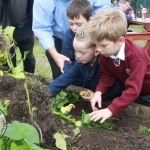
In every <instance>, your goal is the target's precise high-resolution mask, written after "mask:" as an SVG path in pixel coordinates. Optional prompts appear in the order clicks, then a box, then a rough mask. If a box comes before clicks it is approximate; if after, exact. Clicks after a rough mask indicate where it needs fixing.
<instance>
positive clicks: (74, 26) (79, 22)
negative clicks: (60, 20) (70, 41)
mask: <svg viewBox="0 0 150 150" xmlns="http://www.w3.org/2000/svg"><path fill="white" fill-rule="evenodd" d="M68 22H69V23H70V28H71V30H72V31H73V32H74V33H75V34H76V32H77V30H78V28H80V27H81V26H85V25H86V24H87V23H88V21H87V20H86V19H85V18H84V17H83V16H82V15H80V16H79V18H74V19H69V18H68Z"/></svg>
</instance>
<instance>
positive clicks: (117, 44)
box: [87, 9, 150, 123]
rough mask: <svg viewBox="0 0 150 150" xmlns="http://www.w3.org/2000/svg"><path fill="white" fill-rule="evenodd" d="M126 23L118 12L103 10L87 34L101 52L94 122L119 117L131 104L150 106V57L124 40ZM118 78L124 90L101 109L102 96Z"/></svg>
mask: <svg viewBox="0 0 150 150" xmlns="http://www.w3.org/2000/svg"><path fill="white" fill-rule="evenodd" d="M126 33H127V21H126V18H125V16H124V13H123V12H122V11H120V10H117V9H110V10H107V11H105V10H103V11H100V13H98V14H97V15H96V16H95V17H94V18H93V19H92V20H91V21H90V22H89V23H88V25H87V34H88V35H89V38H90V40H91V41H92V42H93V43H95V44H96V46H97V48H98V51H99V52H100V64H101V68H100V76H101V78H100V80H99V83H98V85H97V88H96V91H95V93H94V95H93V97H92V99H91V100H90V101H91V106H92V109H93V112H92V113H91V114H90V116H91V120H94V121H97V120H99V119H102V120H101V123H102V122H104V121H105V120H106V119H108V118H110V117H111V116H112V115H115V116H116V115H118V114H119V113H120V112H122V111H123V110H124V109H125V108H126V107H128V106H129V105H130V104H131V103H133V102H134V101H136V102H137V103H140V104H144V105H147V106H150V58H149V56H148V54H147V53H146V52H145V51H144V49H142V48H141V47H140V46H138V45H136V44H135V43H133V42H132V41H130V40H128V39H125V36H126ZM116 78H119V79H120V80H121V81H122V82H124V83H125V90H124V91H123V92H122V95H121V96H120V97H117V98H115V99H114V100H113V101H112V103H111V104H110V105H109V106H108V107H107V108H105V109H100V110H98V108H97V107H96V106H95V104H96V103H98V106H99V107H101V103H102V99H101V97H102V95H103V94H105V92H106V90H107V89H108V88H110V87H111V86H112V85H113V84H114V83H115V81H116Z"/></svg>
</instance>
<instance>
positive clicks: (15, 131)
mask: <svg viewBox="0 0 150 150" xmlns="http://www.w3.org/2000/svg"><path fill="white" fill-rule="evenodd" d="M4 135H5V136H6V137H8V138H10V139H13V140H21V139H24V140H25V141H26V142H27V143H39V135H38V132H37V130H36V129H35V128H34V127H33V126H31V125H30V124H27V123H20V122H19V121H14V122H13V123H11V124H8V127H7V130H6V132H5V134H4Z"/></svg>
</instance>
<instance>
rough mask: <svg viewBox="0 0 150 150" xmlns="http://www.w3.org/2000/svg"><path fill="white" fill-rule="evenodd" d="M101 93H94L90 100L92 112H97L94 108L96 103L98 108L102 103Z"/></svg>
mask: <svg viewBox="0 0 150 150" xmlns="http://www.w3.org/2000/svg"><path fill="white" fill-rule="evenodd" d="M101 95H102V93H101V92H99V91H97V92H95V94H94V96H93V97H92V99H91V101H90V102H91V107H92V110H93V111H96V110H98V108H97V107H96V106H95V105H96V103H98V107H99V108H101V106H102V105H101V103H102V97H101Z"/></svg>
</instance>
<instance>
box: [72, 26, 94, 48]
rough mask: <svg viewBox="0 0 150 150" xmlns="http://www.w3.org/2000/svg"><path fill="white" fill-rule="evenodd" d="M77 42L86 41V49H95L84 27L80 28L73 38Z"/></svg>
mask: <svg viewBox="0 0 150 150" xmlns="http://www.w3.org/2000/svg"><path fill="white" fill-rule="evenodd" d="M74 38H75V39H76V40H77V41H86V43H87V46H88V47H93V46H95V47H96V44H94V43H93V42H92V41H90V40H89V38H88V37H87V33H86V27H85V26H84V27H81V28H79V29H78V30H77V33H76V35H75V37H74Z"/></svg>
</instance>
